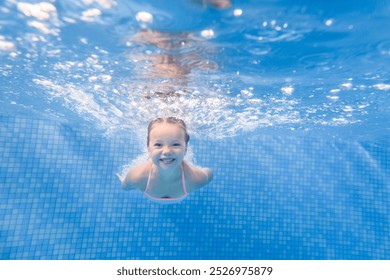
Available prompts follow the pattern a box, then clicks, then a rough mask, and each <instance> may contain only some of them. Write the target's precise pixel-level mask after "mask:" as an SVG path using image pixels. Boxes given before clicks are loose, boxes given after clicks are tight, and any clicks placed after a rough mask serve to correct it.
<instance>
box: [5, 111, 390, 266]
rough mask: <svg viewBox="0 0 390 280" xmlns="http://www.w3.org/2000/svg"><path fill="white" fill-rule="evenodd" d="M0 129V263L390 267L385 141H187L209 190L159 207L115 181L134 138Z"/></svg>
mask: <svg viewBox="0 0 390 280" xmlns="http://www.w3.org/2000/svg"><path fill="white" fill-rule="evenodd" d="M0 121H1V126H0V133H1V137H0V154H1V159H0V188H1V189H0V190H1V192H0V257H1V259H390V254H389V252H390V250H389V249H390V240H389V236H390V234H389V233H390V232H389V230H390V226H389V216H388V213H389V205H390V194H389V180H390V178H389V175H388V174H389V162H390V161H389V159H390V149H389V142H390V141H389V139H378V141H376V142H357V141H346V140H342V139H339V140H335V139H323V138H313V137H312V138H310V137H305V136H294V135H288V136H283V137H282V136H271V135H257V136H256V135H252V136H250V137H247V138H245V139H244V138H239V137H237V138H228V139H223V140H209V139H205V140H202V139H192V140H191V147H192V149H193V151H194V154H195V157H196V161H197V163H198V164H200V165H204V166H209V167H211V168H212V169H213V170H214V180H213V182H211V183H210V184H209V185H208V186H206V187H205V188H203V189H201V190H199V191H197V192H195V193H192V194H191V195H190V196H189V197H188V198H187V199H186V200H185V201H183V202H182V203H180V204H177V205H159V204H154V203H153V202H150V201H149V200H147V199H146V198H145V197H144V196H143V194H142V193H140V192H138V191H124V190H122V189H121V187H120V185H119V183H118V181H117V178H116V176H115V173H116V172H117V171H118V170H119V169H120V168H121V166H122V165H124V164H127V163H128V161H129V160H131V159H133V158H135V157H137V156H138V155H139V153H140V151H141V150H142V148H140V145H139V143H138V141H137V140H136V138H135V137H134V138H133V139H131V137H129V138H126V139H125V138H124V137H118V138H115V137H111V138H108V137H105V136H102V135H99V134H97V133H96V134H93V133H89V132H86V131H78V130H75V129H72V128H71V127H67V126H66V125H63V124H59V123H56V122H52V121H48V120H38V119H37V120H32V119H26V118H22V117H8V116H0ZM134 147H137V148H134Z"/></svg>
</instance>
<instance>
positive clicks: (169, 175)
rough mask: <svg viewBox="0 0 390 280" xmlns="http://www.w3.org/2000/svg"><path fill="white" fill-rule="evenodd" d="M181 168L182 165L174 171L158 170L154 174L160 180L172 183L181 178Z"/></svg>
mask: <svg viewBox="0 0 390 280" xmlns="http://www.w3.org/2000/svg"><path fill="white" fill-rule="evenodd" d="M181 168H182V167H181V165H179V166H177V167H176V168H174V169H168V170H163V169H159V168H156V169H155V171H154V172H155V174H156V176H158V177H159V178H160V180H164V181H165V180H166V181H170V180H174V179H177V178H178V177H181Z"/></svg>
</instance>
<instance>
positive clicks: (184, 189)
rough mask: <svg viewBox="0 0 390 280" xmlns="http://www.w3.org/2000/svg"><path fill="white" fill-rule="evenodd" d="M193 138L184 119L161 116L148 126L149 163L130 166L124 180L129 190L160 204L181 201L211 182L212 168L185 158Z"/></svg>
mask: <svg viewBox="0 0 390 280" xmlns="http://www.w3.org/2000/svg"><path fill="white" fill-rule="evenodd" d="M189 139H190V137H189V135H188V133H187V127H186V124H185V123H184V121H183V120H181V119H178V118H175V117H169V118H158V119H156V120H154V121H152V122H150V124H149V126H148V136H147V147H148V154H149V159H148V160H147V162H145V163H143V164H140V165H138V166H135V167H133V168H131V169H130V170H129V171H128V172H127V174H126V176H125V177H124V178H123V179H122V180H121V183H122V187H123V188H124V189H126V190H131V189H139V190H141V191H143V192H144V194H145V195H146V196H147V197H148V198H149V199H151V200H153V201H155V202H159V203H176V202H180V201H182V200H183V199H184V198H185V197H186V196H187V195H188V194H189V193H190V192H192V191H195V190H196V189H199V188H201V187H203V186H204V185H206V184H208V183H209V182H210V181H211V180H212V177H213V174H212V171H211V169H209V168H203V167H199V166H195V165H193V164H191V163H189V162H187V161H185V160H184V156H185V154H186V152H187V144H188V141H189Z"/></svg>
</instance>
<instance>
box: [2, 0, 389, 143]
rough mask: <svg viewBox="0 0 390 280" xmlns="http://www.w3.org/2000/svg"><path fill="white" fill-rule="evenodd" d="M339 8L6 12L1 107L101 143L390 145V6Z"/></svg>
mask: <svg viewBox="0 0 390 280" xmlns="http://www.w3.org/2000/svg"><path fill="white" fill-rule="evenodd" d="M347 2H348V3H339V1H305V0H300V1H277V0H274V1H272V0H268V1H254V0H252V1H233V2H232V3H231V6H230V7H229V8H223V9H222V8H217V7H215V6H213V5H212V4H210V3H209V4H208V3H206V1H185V0H180V1H179V0H174V1H169V2H168V1H158V0H155V1H125V0H116V1H114V0H84V1H81V0H80V1H66V0H52V1H47V2H43V1H25V2H23V1H16V0H5V1H2V3H1V4H0V60H1V63H0V79H1V84H0V89H1V96H0V105H1V107H2V110H4V111H5V112H9V113H12V114H27V115H29V116H36V117H39V118H42V117H43V118H50V119H54V120H60V121H63V122H65V123H70V124H72V125H73V126H76V127H93V128H94V129H96V130H98V131H102V132H103V133H105V134H113V133H126V131H134V130H137V131H140V132H141V135H144V131H143V129H144V127H145V125H146V124H147V123H148V122H149V121H150V120H151V119H153V118H155V117H159V116H168V115H175V116H178V117H181V118H183V119H185V120H186V121H187V123H188V124H189V126H190V128H191V129H192V134H195V135H196V136H199V135H202V136H208V137H212V138H214V137H225V136H233V135H237V134H240V133H247V132H256V131H258V130H275V129H276V130H278V129H283V130H284V129H288V130H295V131H303V132H310V131H316V130H318V129H320V130H323V131H326V132H327V133H331V134H332V133H336V131H337V132H340V131H342V132H343V133H346V134H354V135H370V134H374V135H378V134H382V133H388V132H389V125H388V119H389V117H390V113H389V103H390V97H389V90H390V81H389V75H388V69H389V65H390V33H389V31H388V30H390V21H389V20H388V19H389V14H390V4H389V1H368V0H360V1H354V2H349V1H347ZM362 127H364V128H365V129H364V130H362V129H361V128H362Z"/></svg>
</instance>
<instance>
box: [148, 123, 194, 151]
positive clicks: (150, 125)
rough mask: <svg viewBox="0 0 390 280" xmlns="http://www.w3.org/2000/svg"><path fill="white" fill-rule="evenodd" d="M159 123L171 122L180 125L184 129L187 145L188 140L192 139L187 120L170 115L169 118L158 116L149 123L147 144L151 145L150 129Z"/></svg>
mask: <svg viewBox="0 0 390 280" xmlns="http://www.w3.org/2000/svg"><path fill="white" fill-rule="evenodd" d="M157 123H170V124H176V125H178V126H180V127H181V128H182V129H183V130H184V141H185V142H186V146H187V144H188V141H189V140H190V136H189V135H188V132H187V126H186V124H185V122H184V121H183V120H182V119H179V118H176V117H168V118H157V119H155V120H153V121H151V122H150V123H149V125H148V137H147V139H146V143H147V146H148V147H149V142H150V131H151V130H152V129H153V127H154V126H155V125H156V124H157Z"/></svg>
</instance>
